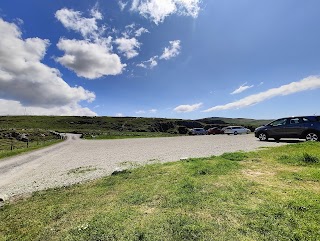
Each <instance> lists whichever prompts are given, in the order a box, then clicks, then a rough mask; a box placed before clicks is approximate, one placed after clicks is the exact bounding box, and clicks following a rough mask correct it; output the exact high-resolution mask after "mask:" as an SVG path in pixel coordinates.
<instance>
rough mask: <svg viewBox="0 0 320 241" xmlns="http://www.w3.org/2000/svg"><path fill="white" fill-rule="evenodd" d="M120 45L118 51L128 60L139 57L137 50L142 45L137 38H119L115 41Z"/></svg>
mask: <svg viewBox="0 0 320 241" xmlns="http://www.w3.org/2000/svg"><path fill="white" fill-rule="evenodd" d="M114 42H115V43H116V44H117V45H118V50H119V52H120V53H122V54H123V55H124V56H126V58H127V59H131V58H133V57H136V56H137V55H139V53H138V51H137V49H139V48H140V43H139V42H138V40H137V39H136V38H130V39H129V38H118V39H116V40H115V41H114Z"/></svg>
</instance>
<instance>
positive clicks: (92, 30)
mask: <svg viewBox="0 0 320 241" xmlns="http://www.w3.org/2000/svg"><path fill="white" fill-rule="evenodd" d="M90 12H91V16H92V17H91V18H85V17H83V16H82V13H81V12H79V11H74V10H72V9H67V8H63V9H60V10H58V11H57V12H56V14H55V17H56V18H57V19H58V20H59V21H60V22H61V23H62V24H63V26H64V27H65V28H67V29H69V30H74V31H76V32H79V33H80V34H81V35H82V36H83V37H84V38H92V37H93V38H97V37H98V32H99V28H98V25H97V20H101V19H102V14H101V13H100V12H99V11H98V10H97V9H95V8H93V9H91V11H90Z"/></svg>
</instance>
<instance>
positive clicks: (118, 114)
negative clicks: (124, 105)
mask: <svg viewBox="0 0 320 241" xmlns="http://www.w3.org/2000/svg"><path fill="white" fill-rule="evenodd" d="M123 116H124V115H123V114H122V113H117V114H116V117H123Z"/></svg>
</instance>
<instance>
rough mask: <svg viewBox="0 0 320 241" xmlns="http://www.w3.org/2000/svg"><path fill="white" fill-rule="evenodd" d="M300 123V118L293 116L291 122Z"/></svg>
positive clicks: (292, 123)
mask: <svg viewBox="0 0 320 241" xmlns="http://www.w3.org/2000/svg"><path fill="white" fill-rule="evenodd" d="M299 123H300V118H292V119H290V122H289V124H291V125H294V124H299Z"/></svg>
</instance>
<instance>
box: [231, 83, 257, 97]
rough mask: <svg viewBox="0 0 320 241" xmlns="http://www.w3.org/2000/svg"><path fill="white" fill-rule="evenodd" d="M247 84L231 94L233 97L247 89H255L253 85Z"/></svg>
mask: <svg viewBox="0 0 320 241" xmlns="http://www.w3.org/2000/svg"><path fill="white" fill-rule="evenodd" d="M246 84H247V83H244V84H243V85H241V86H240V87H239V88H238V89H236V90H234V91H233V92H231V93H230V94H231V95H235V94H239V93H241V92H243V91H245V90H247V89H250V88H252V87H253V85H246Z"/></svg>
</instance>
